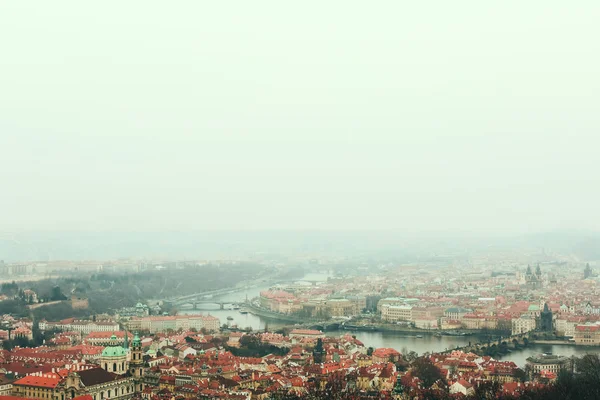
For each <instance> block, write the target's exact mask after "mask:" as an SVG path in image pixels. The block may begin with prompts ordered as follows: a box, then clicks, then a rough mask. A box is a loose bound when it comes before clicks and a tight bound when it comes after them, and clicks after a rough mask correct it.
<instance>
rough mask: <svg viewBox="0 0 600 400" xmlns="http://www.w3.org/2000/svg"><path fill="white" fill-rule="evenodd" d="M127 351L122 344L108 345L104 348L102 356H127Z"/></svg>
mask: <svg viewBox="0 0 600 400" xmlns="http://www.w3.org/2000/svg"><path fill="white" fill-rule="evenodd" d="M125 356H127V351H126V350H125V349H124V348H123V347H121V346H107V347H105V348H104V350H102V357H125Z"/></svg>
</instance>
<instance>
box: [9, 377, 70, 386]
mask: <svg viewBox="0 0 600 400" xmlns="http://www.w3.org/2000/svg"><path fill="white" fill-rule="evenodd" d="M59 383H60V378H59V377H58V376H57V375H52V374H43V375H42V376H34V375H28V376H26V377H24V378H21V379H18V380H16V381H15V382H13V385H17V386H33V387H44V388H51V389H54V388H55V387H56V385H58V384H59Z"/></svg>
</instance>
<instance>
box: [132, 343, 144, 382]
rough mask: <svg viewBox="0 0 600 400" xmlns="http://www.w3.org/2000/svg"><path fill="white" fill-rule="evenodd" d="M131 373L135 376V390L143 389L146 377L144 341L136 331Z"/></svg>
mask: <svg viewBox="0 0 600 400" xmlns="http://www.w3.org/2000/svg"><path fill="white" fill-rule="evenodd" d="M129 374H130V375H131V376H133V381H134V383H135V392H136V393H139V392H141V391H142V390H143V386H144V384H143V382H142V378H143V377H144V359H143V355H142V341H141V339H140V337H139V335H138V334H137V333H136V334H135V336H134V337H133V341H132V342H131V359H130V361H129Z"/></svg>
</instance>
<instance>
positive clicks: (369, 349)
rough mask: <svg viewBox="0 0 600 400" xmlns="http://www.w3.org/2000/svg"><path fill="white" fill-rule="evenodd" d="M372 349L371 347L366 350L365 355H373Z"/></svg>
mask: <svg viewBox="0 0 600 400" xmlns="http://www.w3.org/2000/svg"><path fill="white" fill-rule="evenodd" d="M373 351H374V349H373V348H372V347H369V348H367V355H368V356H369V357H371V356H372V355H373Z"/></svg>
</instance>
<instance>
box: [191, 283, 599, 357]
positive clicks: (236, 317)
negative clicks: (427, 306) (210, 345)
mask: <svg viewBox="0 0 600 400" xmlns="http://www.w3.org/2000/svg"><path fill="white" fill-rule="evenodd" d="M329 276H331V275H329V274H325V273H309V274H307V275H305V276H304V277H303V278H302V279H305V280H310V281H326V280H327V278H328V277H329ZM302 279H299V280H302ZM270 287H271V285H267V284H265V285H264V286H256V287H252V288H248V289H246V290H244V291H240V292H235V293H229V294H225V295H222V296H215V300H217V299H218V300H219V301H231V302H233V303H240V302H243V301H244V300H245V299H246V297H247V298H249V299H251V298H254V297H257V296H258V295H259V293H260V292H261V291H263V290H267V289H269V288H270ZM201 307H202V309H201V310H182V311H181V313H182V314H200V313H204V314H211V315H214V316H215V317H218V318H219V319H220V320H221V323H222V324H224V323H229V324H230V325H234V324H235V325H237V326H238V327H239V328H246V327H251V328H252V329H253V330H255V331H256V330H263V329H265V328H268V329H269V330H273V329H277V328H278V327H281V326H284V325H289V324H286V323H284V322H281V321H277V320H272V319H269V318H264V317H258V316H256V315H253V314H250V313H248V314H242V313H240V312H239V311H238V310H220V309H219V307H218V306H217V305H214V306H213V305H210V304H205V305H202V306H201ZM227 317H231V318H232V320H228V319H227ZM346 333H350V334H352V335H356V338H357V339H358V340H360V341H361V342H363V343H364V345H365V346H367V347H373V348H378V347H392V348H394V349H396V350H398V351H401V352H403V351H414V352H416V353H418V354H423V353H426V352H439V351H444V350H447V349H452V348H456V347H457V346H465V345H467V344H469V342H470V341H471V342H476V341H477V336H462V337H460V336H441V337H436V336H433V335H423V337H422V338H417V337H415V336H414V335H411V334H402V333H396V332H363V331H358V332H352V331H341V330H339V331H328V332H326V334H327V335H328V336H340V335H343V334H346ZM598 352H600V349H599V348H586V347H580V346H573V345H545V344H544V345H542V344H533V345H530V346H528V347H527V348H524V349H519V350H513V351H512V353H510V354H507V355H505V356H502V357H499V358H500V359H502V360H510V361H514V362H515V363H516V364H517V365H518V366H520V367H524V366H525V362H526V359H527V358H528V357H530V356H534V355H537V354H540V353H552V354H557V355H562V356H567V357H570V356H572V355H575V356H581V355H584V354H587V353H598Z"/></svg>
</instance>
